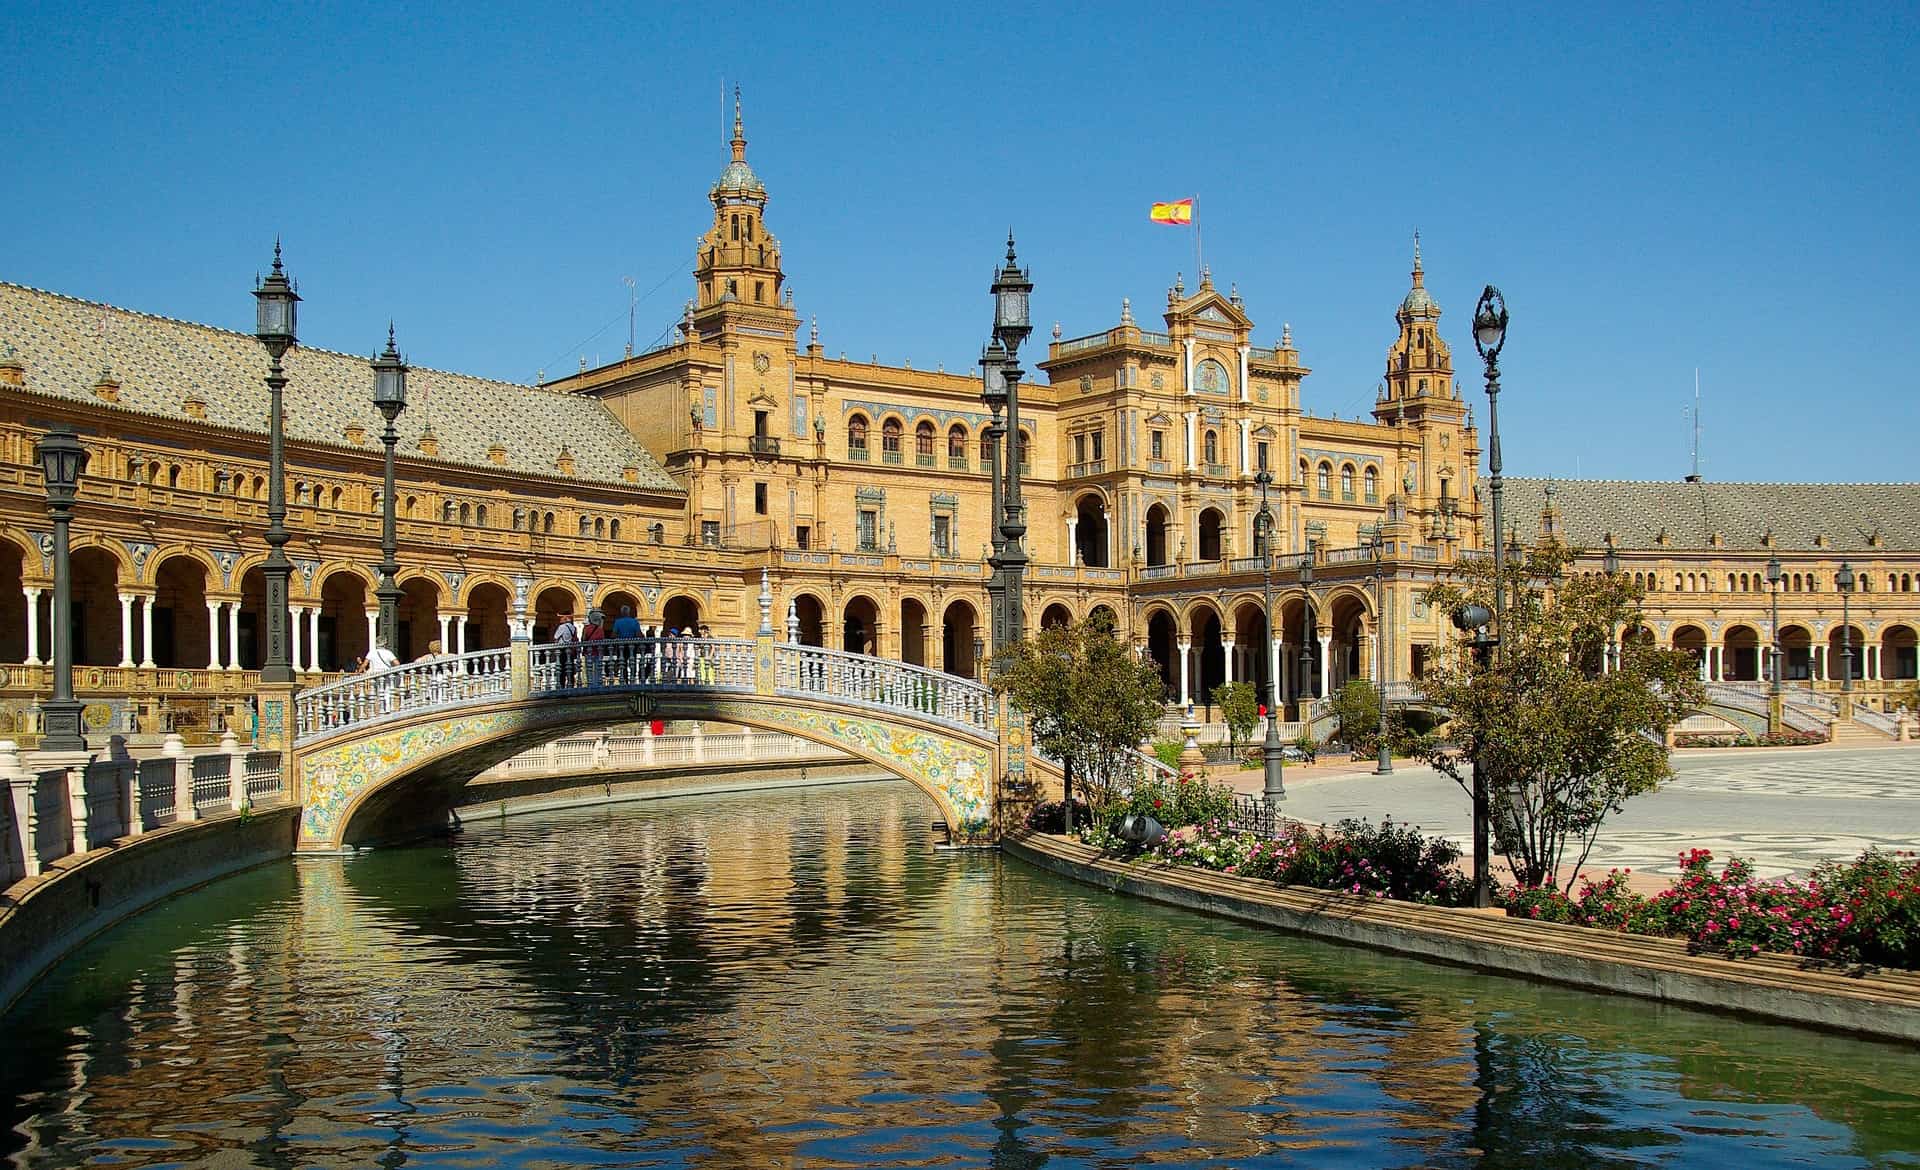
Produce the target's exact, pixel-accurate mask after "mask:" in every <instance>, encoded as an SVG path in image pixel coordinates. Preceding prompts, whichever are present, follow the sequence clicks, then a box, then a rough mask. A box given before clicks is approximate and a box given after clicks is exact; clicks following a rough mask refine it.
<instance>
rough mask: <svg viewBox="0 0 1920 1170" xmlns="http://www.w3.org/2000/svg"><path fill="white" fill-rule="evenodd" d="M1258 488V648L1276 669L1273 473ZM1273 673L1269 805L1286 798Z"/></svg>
mask: <svg viewBox="0 0 1920 1170" xmlns="http://www.w3.org/2000/svg"><path fill="white" fill-rule="evenodd" d="M1253 482H1255V483H1257V484H1259V485H1260V511H1258V512H1257V513H1255V514H1254V517H1253V534H1254V542H1255V543H1256V544H1257V545H1258V546H1259V549H1258V551H1259V554H1260V591H1261V597H1262V601H1263V603H1264V605H1265V607H1266V608H1265V609H1264V611H1263V617H1264V619H1265V625H1266V635H1267V644H1266V645H1265V646H1264V647H1262V648H1261V650H1262V653H1263V655H1264V656H1265V658H1266V660H1267V662H1268V663H1269V664H1271V665H1274V666H1277V665H1278V664H1279V656H1278V655H1276V654H1275V653H1274V652H1273V648H1274V646H1275V645H1277V644H1278V641H1279V640H1278V639H1277V638H1275V637H1274V632H1273V512H1272V511H1271V510H1270V509H1269V508H1268V507H1267V487H1268V485H1269V484H1271V483H1273V473H1272V472H1270V471H1268V470H1267V469H1266V468H1264V467H1262V468H1261V469H1260V474H1258V475H1256V476H1254V477H1253ZM1278 673H1279V672H1278V671H1277V670H1269V672H1268V674H1269V677H1268V679H1267V738H1266V741H1265V743H1264V744H1263V745H1262V746H1261V749H1260V769H1261V772H1262V773H1263V778H1264V780H1265V790H1264V791H1263V792H1262V793H1261V795H1262V796H1263V797H1265V798H1266V800H1267V802H1268V803H1269V804H1271V803H1272V802H1274V801H1277V800H1285V799H1286V798H1287V785H1286V779H1285V777H1284V776H1283V775H1282V772H1283V770H1284V769H1285V767H1286V762H1285V761H1284V760H1282V759H1281V758H1280V753H1281V744H1280V680H1279V678H1278V677H1274V676H1277V674H1278Z"/></svg>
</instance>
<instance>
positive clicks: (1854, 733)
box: [1832, 719, 1893, 747]
mask: <svg viewBox="0 0 1920 1170" xmlns="http://www.w3.org/2000/svg"><path fill="white" fill-rule="evenodd" d="M1892 742H1893V740H1892V738H1891V737H1890V736H1888V735H1886V734H1884V733H1882V732H1879V731H1876V730H1874V729H1873V728H1871V727H1863V726H1862V725H1860V724H1858V723H1855V722H1853V721H1851V720H1847V719H1842V720H1839V721H1837V722H1835V723H1834V725H1833V739H1832V743H1833V746H1834V747H1883V746H1885V745H1886V744H1889V743H1892Z"/></svg>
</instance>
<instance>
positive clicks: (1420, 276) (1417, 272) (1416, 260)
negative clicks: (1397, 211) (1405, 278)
mask: <svg viewBox="0 0 1920 1170" xmlns="http://www.w3.org/2000/svg"><path fill="white" fill-rule="evenodd" d="M1426 283H1427V281H1426V270H1425V269H1423V268H1421V267H1420V229H1419V228H1414V229H1413V287H1415V288H1424V287H1425V286H1426Z"/></svg>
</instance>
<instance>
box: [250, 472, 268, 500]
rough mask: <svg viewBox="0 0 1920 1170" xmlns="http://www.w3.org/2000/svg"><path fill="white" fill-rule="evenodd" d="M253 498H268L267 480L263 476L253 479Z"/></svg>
mask: <svg viewBox="0 0 1920 1170" xmlns="http://www.w3.org/2000/svg"><path fill="white" fill-rule="evenodd" d="M253 498H254V499H256V500H264V499H266V498H267V479H266V477H265V476H263V475H256V476H254V477H253Z"/></svg>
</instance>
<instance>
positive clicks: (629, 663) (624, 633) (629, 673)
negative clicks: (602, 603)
mask: <svg viewBox="0 0 1920 1170" xmlns="http://www.w3.org/2000/svg"><path fill="white" fill-rule="evenodd" d="M613 637H614V639H615V640H616V641H618V642H620V643H621V645H620V646H619V648H618V649H616V650H615V651H614V652H615V653H616V654H618V655H619V656H620V681H621V683H622V684H627V685H631V684H632V683H633V682H635V681H636V677H635V670H636V669H637V668H638V666H639V661H638V659H639V654H640V648H639V647H638V646H635V645H634V644H633V643H634V642H636V641H638V640H639V638H640V623H639V621H638V620H636V619H635V618H634V616H633V607H632V606H631V605H623V606H621V607H620V616H619V617H617V618H614V619H613Z"/></svg>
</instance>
